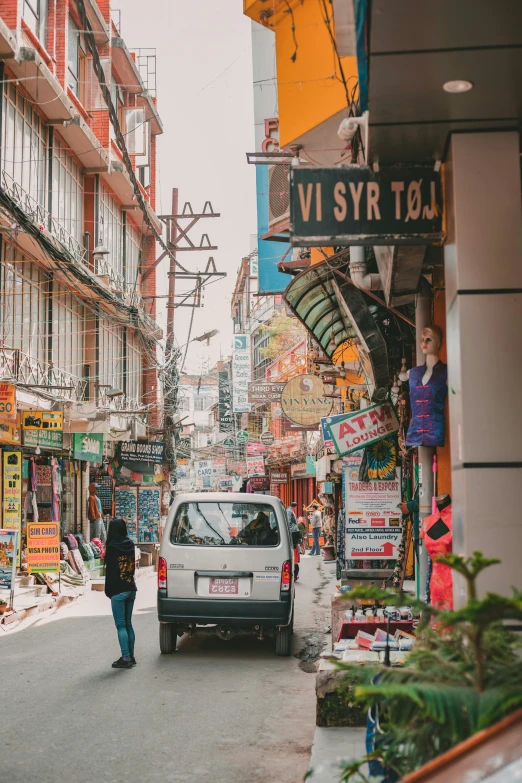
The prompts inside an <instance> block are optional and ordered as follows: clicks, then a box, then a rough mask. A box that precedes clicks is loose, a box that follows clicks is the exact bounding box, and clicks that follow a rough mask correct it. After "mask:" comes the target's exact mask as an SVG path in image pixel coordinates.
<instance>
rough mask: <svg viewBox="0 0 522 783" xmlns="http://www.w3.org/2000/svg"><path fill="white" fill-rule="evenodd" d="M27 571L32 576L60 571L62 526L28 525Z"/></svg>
mask: <svg viewBox="0 0 522 783" xmlns="http://www.w3.org/2000/svg"><path fill="white" fill-rule="evenodd" d="M27 570H28V571H29V573H30V574H41V573H49V572H58V571H59V570H60V525H59V523H58V522H28V523H27Z"/></svg>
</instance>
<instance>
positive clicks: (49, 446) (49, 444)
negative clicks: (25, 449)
mask: <svg viewBox="0 0 522 783" xmlns="http://www.w3.org/2000/svg"><path fill="white" fill-rule="evenodd" d="M23 433H24V446H32V447H33V448H36V446H39V447H40V448H41V449H46V450H49V451H50V450H54V449H58V450H59V449H63V432H56V431H53V430H26V429H24V430H23Z"/></svg>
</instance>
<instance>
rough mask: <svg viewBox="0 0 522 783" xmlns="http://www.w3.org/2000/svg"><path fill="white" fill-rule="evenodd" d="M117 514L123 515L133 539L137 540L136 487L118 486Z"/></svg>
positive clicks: (115, 492)
mask: <svg viewBox="0 0 522 783" xmlns="http://www.w3.org/2000/svg"><path fill="white" fill-rule="evenodd" d="M114 495H115V516H117V517H122V518H123V519H124V520H125V522H126V523H127V532H128V534H129V538H130V539H131V541H136V540H137V532H138V490H137V489H136V487H123V486H122V487H116V489H115V491H114Z"/></svg>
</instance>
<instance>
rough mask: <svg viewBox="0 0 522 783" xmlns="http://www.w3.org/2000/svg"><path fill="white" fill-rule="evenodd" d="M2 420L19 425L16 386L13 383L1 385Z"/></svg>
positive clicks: (0, 409)
mask: <svg viewBox="0 0 522 783" xmlns="http://www.w3.org/2000/svg"><path fill="white" fill-rule="evenodd" d="M0 419H2V420H3V421H10V422H12V423H13V424H17V423H18V415H17V412H16V386H13V385H12V384H11V383H0Z"/></svg>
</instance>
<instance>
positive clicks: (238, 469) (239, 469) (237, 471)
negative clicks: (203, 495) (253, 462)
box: [227, 459, 247, 476]
mask: <svg viewBox="0 0 522 783" xmlns="http://www.w3.org/2000/svg"><path fill="white" fill-rule="evenodd" d="M227 471H228V473H229V474H230V475H232V476H246V475H247V466H246V462H240V461H239V460H231V459H229V460H227Z"/></svg>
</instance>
